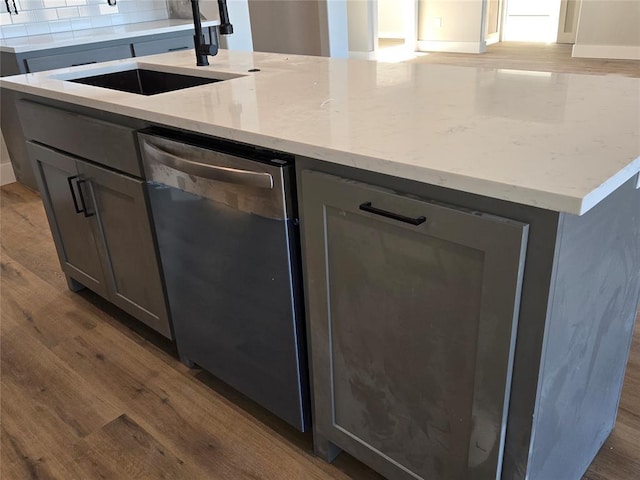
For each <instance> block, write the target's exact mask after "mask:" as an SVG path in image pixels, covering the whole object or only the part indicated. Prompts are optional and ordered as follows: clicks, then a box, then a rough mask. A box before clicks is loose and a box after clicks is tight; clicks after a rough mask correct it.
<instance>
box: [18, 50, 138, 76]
mask: <svg viewBox="0 0 640 480" xmlns="http://www.w3.org/2000/svg"><path fill="white" fill-rule="evenodd" d="M121 58H131V46H130V45H117V46H115V47H106V48H92V49H91V50H84V51H81V52H73V53H61V54H58V55H47V56H46V57H35V58H28V59H27V60H26V63H27V67H28V69H29V72H31V73H33V72H41V71H44V70H53V69H55V68H65V67H73V66H76V65H86V64H88V63H100V62H108V61H109V60H119V59H121Z"/></svg>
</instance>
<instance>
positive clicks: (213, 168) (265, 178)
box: [143, 142, 274, 189]
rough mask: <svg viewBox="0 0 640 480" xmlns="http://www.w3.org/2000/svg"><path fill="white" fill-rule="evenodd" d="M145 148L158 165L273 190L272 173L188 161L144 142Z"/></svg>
mask: <svg viewBox="0 0 640 480" xmlns="http://www.w3.org/2000/svg"><path fill="white" fill-rule="evenodd" d="M143 148H144V150H145V153H146V154H147V155H149V157H150V158H153V159H154V160H155V161H157V162H158V163H161V164H163V165H166V166H167V167H171V168H173V169H174V170H179V171H181V172H184V173H187V174H189V175H194V176H196V177H200V178H206V179H209V180H216V181H218V182H225V183H236V184H239V185H245V186H250V187H257V188H266V189H273V185H274V183H273V176H272V175H271V174H270V173H266V172H253V171H251V170H241V169H237V168H231V167H222V166H218V165H209V164H206V163H201V162H195V161H193V160H187V159H186V158H182V157H179V156H177V155H174V154H173V153H170V152H167V151H166V150H163V149H162V148H160V147H158V146H157V145H153V144H152V143H149V142H144V145H143Z"/></svg>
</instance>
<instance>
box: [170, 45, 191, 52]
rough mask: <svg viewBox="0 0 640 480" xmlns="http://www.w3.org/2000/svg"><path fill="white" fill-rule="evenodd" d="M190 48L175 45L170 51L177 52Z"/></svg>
mask: <svg viewBox="0 0 640 480" xmlns="http://www.w3.org/2000/svg"><path fill="white" fill-rule="evenodd" d="M188 49H189V47H188V46H184V47H173V48H170V49H169V51H170V52H177V51H178V50H188Z"/></svg>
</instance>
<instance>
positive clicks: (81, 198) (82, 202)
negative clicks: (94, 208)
mask: <svg viewBox="0 0 640 480" xmlns="http://www.w3.org/2000/svg"><path fill="white" fill-rule="evenodd" d="M83 183H87V181H86V180H84V179H80V180H78V182H77V184H78V194H79V196H80V203H81V204H82V213H84V217H85V218H89V217H93V216H94V215H95V213H89V210H87V204H86V202H85V201H84V195H83V193H82V184H83Z"/></svg>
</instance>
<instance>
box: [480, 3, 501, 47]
mask: <svg viewBox="0 0 640 480" xmlns="http://www.w3.org/2000/svg"><path fill="white" fill-rule="evenodd" d="M502 4H503V1H502V0H487V2H486V4H485V35H484V40H485V42H486V44H487V45H491V44H493V43H497V42H499V41H500V34H501V27H502Z"/></svg>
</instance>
